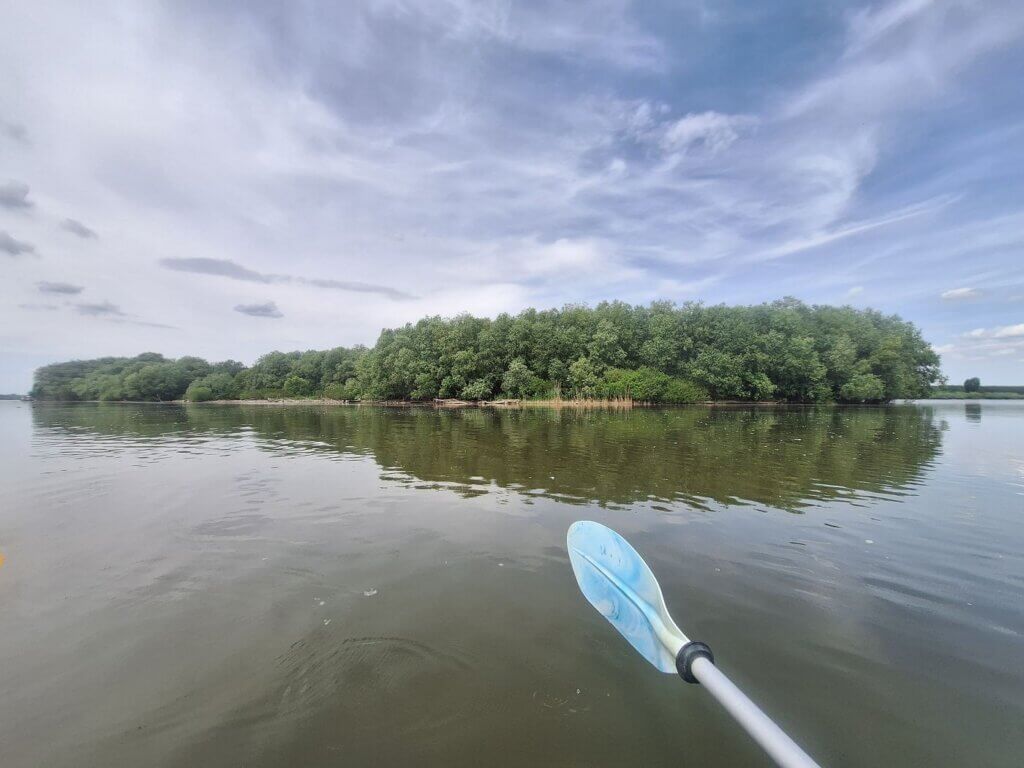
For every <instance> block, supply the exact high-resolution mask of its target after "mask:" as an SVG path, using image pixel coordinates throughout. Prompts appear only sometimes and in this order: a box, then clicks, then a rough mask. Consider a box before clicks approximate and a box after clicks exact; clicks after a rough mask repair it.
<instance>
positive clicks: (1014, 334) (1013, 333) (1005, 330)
mask: <svg viewBox="0 0 1024 768" xmlns="http://www.w3.org/2000/svg"><path fill="white" fill-rule="evenodd" d="M992 336H993V337H995V338H997V339H1016V338H1020V337H1024V323H1017V324H1016V325H1004V326H1002V327H1000V328H996V329H995V331H993V333H992Z"/></svg>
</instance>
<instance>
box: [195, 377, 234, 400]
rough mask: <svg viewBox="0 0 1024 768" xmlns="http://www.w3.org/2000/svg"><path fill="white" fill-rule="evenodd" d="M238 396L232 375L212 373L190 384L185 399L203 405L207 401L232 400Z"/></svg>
mask: <svg viewBox="0 0 1024 768" xmlns="http://www.w3.org/2000/svg"><path fill="white" fill-rule="evenodd" d="M237 394H238V393H237V391H236V389H235V380H234V378H233V377H232V376H231V374H229V373H211V374H210V375H209V376H203V377H202V378H199V379H196V380H195V381H193V382H192V383H191V384H189V385H188V389H186V390H185V399H186V400H191V401H192V402H194V403H201V402H205V401H207V400H230V399H231V398H233V397H236V396H237Z"/></svg>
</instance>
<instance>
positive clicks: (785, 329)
mask: <svg viewBox="0 0 1024 768" xmlns="http://www.w3.org/2000/svg"><path fill="white" fill-rule="evenodd" d="M939 377H940V373H939V357H938V355H937V354H936V353H935V352H934V350H933V349H932V348H931V346H930V345H929V344H928V343H927V342H926V341H925V340H924V339H923V338H922V337H921V334H920V332H919V331H918V329H917V328H916V327H915V326H914V325H913V324H912V323H910V322H907V321H904V320H902V319H901V318H899V317H898V316H895V315H884V314H882V313H879V312H876V311H874V310H858V309H854V308H851V307H832V306H809V305H806V304H804V303H802V302H800V301H797V300H795V299H788V298H787V299H782V300H780V301H776V302H772V303H769V304H761V305H756V306H736V307H730V306H725V305H716V306H705V305H703V304H699V303H687V304H683V305H681V306H677V305H675V304H673V303H671V302H655V303H652V304H650V305H648V306H631V305H629V304H625V303H622V302H605V303H601V304H599V305H598V306H596V307H593V308H591V307H587V306H580V305H568V306H565V307H563V308H562V309H551V310H545V311H538V310H535V309H528V310H525V311H523V312H521V313H519V314H518V315H514V316H513V315H508V314H502V315H499V316H498V317H496V318H494V319H490V318H477V317H472V316H470V315H458V316H456V317H452V318H442V317H428V318H424V319H422V320H420V321H419V322H417V323H415V324H407V325H405V326H403V327H401V328H395V329H387V330H384V331H383V332H382V333H381V335H380V337H379V338H378V340H377V343H376V344H375V345H374V346H373V347H372V348H367V347H363V346H356V347H351V348H346V347H337V348H335V349H330V350H324V351H312V350H311V351H306V352H271V353H269V354H266V355H264V356H263V357H261V358H260V359H259V360H257V361H256V363H255V364H254V365H252V366H251V367H246V366H244V365H242V364H241V363H238V362H235V361H232V360H228V361H225V362H221V363H212V364H211V363H208V362H206V361H205V360H202V359H200V358H197V357H182V358H178V359H177V360H170V359H166V358H164V357H163V356H161V355H158V354H155V353H146V354H143V355H139V356H137V357H133V358H120V357H119V358H114V357H108V358H100V359H98V360H76V361H72V362H67V363H57V364H54V365H48V366H44V367H42V368H40V369H38V370H37V371H36V375H35V385H34V387H33V389H32V396H33V397H34V398H37V399H42V400H114V401H116V400H177V399H182V398H183V399H186V400H192V401H207V400H221V399H257V398H280V397H289V398H306V397H318V398H319V397H323V398H329V399H336V400H411V401H430V400H433V399H435V398H461V399H465V400H489V399H493V398H496V397H507V398H517V399H549V398H569V399H587V398H607V399H632V400H636V401H642V402H652V403H684V402H694V401H701V400H707V399H715V400H747V401H760V400H783V401H789V402H833V401H839V402H859V403H864V402H883V401H888V400H893V399H896V398H911V397H924V396H927V395H928V393H929V391H930V389H931V387H932V385H933V384H934V383H935V382H936V381H937V380H938V379H939Z"/></svg>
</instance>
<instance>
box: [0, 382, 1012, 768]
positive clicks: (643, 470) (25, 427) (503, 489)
mask: <svg viewBox="0 0 1024 768" xmlns="http://www.w3.org/2000/svg"><path fill="white" fill-rule="evenodd" d="M1022 435H1024V403H1014V402H1012V401H1009V402H968V403H963V402H940V401H930V402H924V403H917V404H905V405H895V406H890V407H884V408H873V407H859V408H857V407H849V408H840V407H835V408H810V407H808V408H802V407H749V408H744V407H704V406H695V407H685V408H665V409H653V408H651V409H647V408H634V409H632V410H607V411H605V410H596V411H581V410H575V409H561V410H547V409H527V410H485V409H465V410H435V409H433V408H426V407H424V408H374V407H345V406H327V407H323V406H310V407H304V406H285V407H273V406H245V405H241V406H232V405H209V406H204V405H196V406H180V405H160V404H154V405H137V404H78V405H48V404H29V403H19V402H5V403H0V436H2V442H0V478H2V501H0V558H2V561H0V606H2V609H3V617H4V618H3V631H2V632H0V763H2V764H3V765H4V766H11V767H19V766H26V767H27V766H33V767H35V766H76V767H77V766H103V767H104V768H109V767H111V766H142V765H145V766H186V765H201V766H242V765H245V766H282V765H294V766H341V765H344V766H369V765H395V766H398V765H401V766H412V765H415V766H480V765H486V766H680V765H683V766H687V765H689V766H710V767H714V766H762V765H766V764H767V762H766V759H765V758H764V757H763V756H762V755H761V754H760V752H759V751H758V749H757V748H756V747H755V746H754V745H753V744H752V743H751V742H750V741H749V740H748V739H747V738H746V737H745V736H744V735H743V734H742V733H741V732H740V731H739V730H738V728H737V727H736V726H735V725H733V724H732V722H731V721H730V720H729V719H728V717H727V716H726V715H724V714H723V713H722V712H721V711H720V710H719V709H718V708H717V705H716V704H715V703H714V702H713V701H712V700H711V699H710V697H708V696H707V695H706V694H705V693H704V692H702V691H701V690H700V689H699V688H698V687H697V686H692V685H686V684H685V683H683V682H682V681H680V680H679V679H678V678H677V677H675V676H671V675H665V674H661V673H659V672H657V671H656V670H655V669H654V668H653V667H651V666H649V665H648V664H647V663H646V662H645V661H644V660H643V659H642V658H641V657H640V656H639V655H638V654H636V653H635V652H634V651H633V650H632V649H631V648H630V647H629V646H628V645H627V644H626V642H625V641H624V640H622V638H620V637H619V636H618V635H617V634H616V633H615V631H614V630H613V629H612V627H611V626H610V625H608V624H607V623H606V622H605V621H604V620H603V619H602V618H601V616H599V615H598V613H597V612H596V611H594V610H593V608H591V607H590V605H589V604H587V602H586V601H585V600H584V598H583V597H582V595H581V594H580V593H579V590H578V588H577V586H576V583H575V580H574V578H573V575H572V571H571V569H570V566H569V561H568V557H567V555H566V551H565V533H566V529H567V528H568V526H569V525H570V524H571V523H572V522H573V521H575V520H579V519H592V520H597V521H600V522H602V523H605V524H606V525H609V526H611V527H613V528H615V529H616V530H618V531H619V532H620V533H622V534H623V535H624V536H626V537H627V538H628V539H629V540H630V541H631V542H632V543H633V545H634V546H635V547H636V548H637V549H638V550H639V551H640V552H641V553H642V554H643V555H644V557H645V558H646V559H647V561H648V563H649V564H650V565H651V567H652V568H653V570H654V572H655V573H656V574H657V576H658V578H659V580H660V581H661V585H662V589H663V591H664V593H665V598H666V602H667V604H668V606H669V608H670V610H671V611H672V613H673V615H674V617H675V619H676V621H677V623H678V624H679V625H680V627H682V629H683V630H684V631H685V632H687V634H689V635H690V637H692V638H695V639H700V640H703V641H705V642H708V643H709V644H710V645H711V646H712V647H713V648H714V650H715V653H716V657H717V660H718V663H719V666H720V667H721V668H722V669H723V670H725V671H726V672H727V673H728V674H729V675H730V676H731V677H732V678H733V679H734V680H735V681H736V682H737V683H738V684H740V685H741V686H742V687H744V689H745V690H746V692H747V693H748V694H749V695H750V696H751V697H752V698H753V699H754V700H755V701H757V702H758V703H760V704H761V705H762V706H763V707H764V709H765V710H766V711H767V712H769V713H770V714H771V715H773V716H774V717H776V719H777V720H778V721H779V722H780V724H782V725H783V727H784V728H786V729H787V730H788V732H789V733H790V734H791V735H792V736H793V737H794V738H795V739H796V740H797V741H798V742H800V743H801V744H802V745H803V746H804V747H805V748H806V749H807V750H808V751H809V752H810V753H811V754H812V755H814V756H815V757H816V758H817V759H818V760H819V762H821V763H822V764H823V765H825V766H881V765H885V766H897V765H898V766H929V767H930V768H934V767H935V766H964V765H972V766H973V765H979V766H980V765H986V766H1019V765H1020V764H1021V760H1022V757H1021V756H1022V755H1024V726H1022V723H1024V436H1022Z"/></svg>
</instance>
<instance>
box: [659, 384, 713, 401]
mask: <svg viewBox="0 0 1024 768" xmlns="http://www.w3.org/2000/svg"><path fill="white" fill-rule="evenodd" d="M661 398H662V399H661V402H663V403H699V402H702V401H704V400H708V399H710V396H709V395H708V392H707V390H706V389H704V388H703V387H701V386H700V385H699V384H695V383H694V382H692V381H687V380H686V379H679V378H672V379H670V380H669V382H668V384H667V385H666V386H665V391H664V392H663V393H662V396H661Z"/></svg>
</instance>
